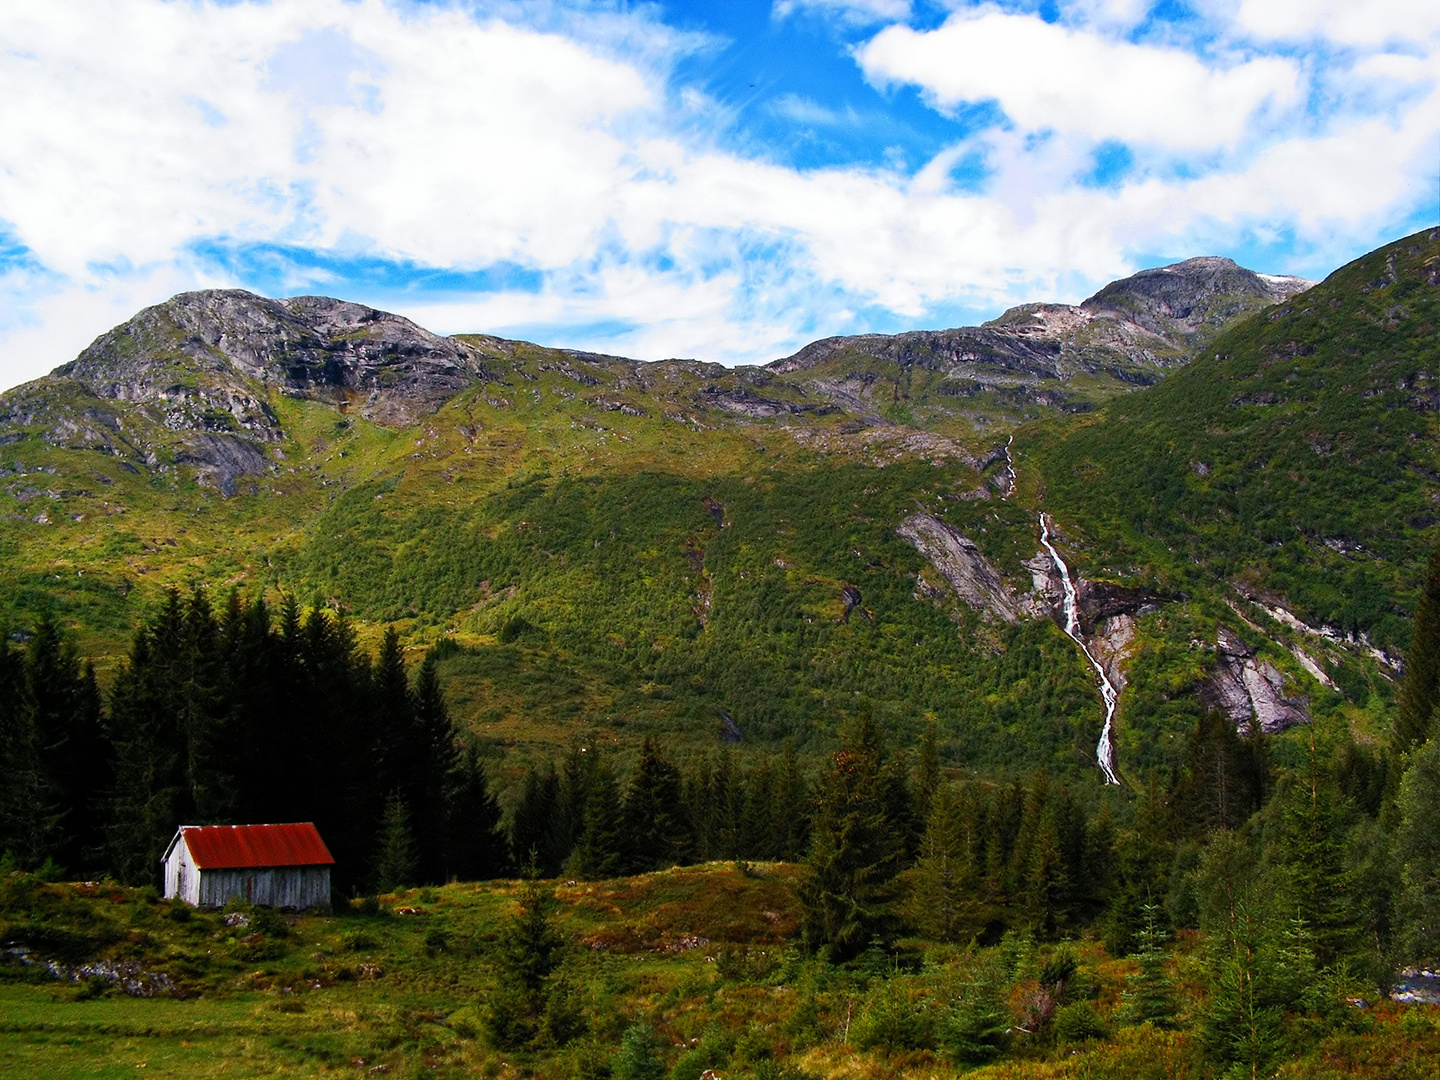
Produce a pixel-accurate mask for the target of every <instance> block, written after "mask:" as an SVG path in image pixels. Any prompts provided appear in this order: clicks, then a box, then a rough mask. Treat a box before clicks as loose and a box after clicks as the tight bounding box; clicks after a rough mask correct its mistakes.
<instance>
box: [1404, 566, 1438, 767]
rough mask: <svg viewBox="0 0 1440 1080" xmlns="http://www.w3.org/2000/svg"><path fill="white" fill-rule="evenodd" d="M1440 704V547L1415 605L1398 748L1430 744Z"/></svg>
mask: <svg viewBox="0 0 1440 1080" xmlns="http://www.w3.org/2000/svg"><path fill="white" fill-rule="evenodd" d="M1437 701H1440V547H1437V548H1435V550H1434V551H1432V552H1431V553H1430V564H1429V567H1428V568H1427V569H1426V572H1425V584H1424V586H1423V587H1422V588H1421V590H1420V600H1419V602H1418V603H1417V604H1416V605H1415V622H1414V626H1413V629H1412V630H1411V632H1410V648H1409V650H1408V651H1407V652H1406V653H1405V680H1404V682H1402V683H1401V684H1400V693H1399V694H1398V695H1396V698H1395V709H1396V717H1395V748H1396V749H1397V750H1400V751H1401V752H1404V751H1406V750H1409V749H1410V748H1411V747H1415V746H1419V745H1420V744H1421V743H1424V742H1426V741H1427V740H1429V738H1430V736H1431V734H1433V732H1434V727H1435V706H1436V702H1437Z"/></svg>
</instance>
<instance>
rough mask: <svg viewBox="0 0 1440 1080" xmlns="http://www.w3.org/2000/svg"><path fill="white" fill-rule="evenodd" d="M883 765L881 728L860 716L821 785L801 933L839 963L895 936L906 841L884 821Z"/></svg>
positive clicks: (807, 865) (802, 896) (809, 943)
mask: <svg viewBox="0 0 1440 1080" xmlns="http://www.w3.org/2000/svg"><path fill="white" fill-rule="evenodd" d="M888 764H889V762H888V760H887V757H886V754H885V748H884V743H883V740H882V737H881V734H880V729H879V727H878V726H877V725H876V724H875V722H874V721H873V720H871V719H870V718H869V717H865V718H863V719H861V720H860V721H859V722H858V723H856V724H854V725H852V726H850V727H849V729H848V730H847V731H846V733H845V736H844V739H843V742H842V745H841V749H840V751H839V752H838V753H836V754H835V755H834V757H833V758H832V759H831V762H830V770H829V773H828V774H827V776H826V777H825V778H824V781H823V782H822V783H821V785H820V796H819V800H818V802H817V805H816V810H815V818H814V822H813V827H812V839H811V845H810V855H809V858H807V859H806V862H805V869H804V872H803V874H802V877H801V879H800V886H799V894H800V902H801V905H802V909H803V911H802V924H801V929H802V934H803V936H804V941H805V944H806V946H807V947H808V948H810V949H822V948H823V949H826V950H828V951H829V953H830V954H831V955H832V956H833V957H835V958H837V959H848V958H850V957H853V956H855V955H857V954H858V953H859V952H860V951H861V950H862V949H864V948H865V947H866V946H868V945H869V944H870V941H871V939H872V938H874V937H876V936H879V937H881V938H886V937H888V936H889V935H890V934H891V932H892V930H893V924H894V916H893V913H892V910H891V905H892V903H893V900H894V887H893V883H894V880H895V876H896V874H898V873H899V871H900V868H901V866H902V860H903V858H904V854H905V838H904V835H903V833H898V832H897V830H896V829H895V828H894V827H893V826H892V824H891V822H890V820H889V819H888V817H887V809H888V806H887V802H888V800H887V799H886V795H887V794H889V791H888V785H887V784H886V772H887V765H888Z"/></svg>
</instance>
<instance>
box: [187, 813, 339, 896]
mask: <svg viewBox="0 0 1440 1080" xmlns="http://www.w3.org/2000/svg"><path fill="white" fill-rule="evenodd" d="M161 862H162V863H163V864H164V867H165V896H166V897H167V898H170V897H177V896H178V897H179V898H180V899H181V900H184V901H185V902H186V903H187V904H194V905H195V906H196V907H224V906H225V904H226V903H227V902H228V901H229V900H230V899H231V898H232V897H239V898H240V899H242V900H245V901H248V902H249V903H252V904H260V905H262V906H265V907H277V908H293V909H295V910H303V909H304V908H312V907H315V906H316V905H322V904H328V903H329V902H330V867H332V866H334V865H335V860H334V858H333V857H331V855H330V849H329V848H327V847H326V846H325V841H324V840H321V839H320V834H319V833H318V832H316V831H315V826H314V825H312V824H310V823H309V822H308V821H306V822H303V823H299V824H294V825H181V826H180V828H179V830H178V831H177V832H176V833H175V839H174V840H171V841H170V846H169V847H168V848H166V849H165V857H164V859H162V860H161Z"/></svg>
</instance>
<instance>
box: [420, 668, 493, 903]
mask: <svg viewBox="0 0 1440 1080" xmlns="http://www.w3.org/2000/svg"><path fill="white" fill-rule="evenodd" d="M410 716H411V730H410V736H409V741H410V752H409V755H408V756H409V762H410V770H411V771H410V774H409V776H407V777H406V778H405V779H406V787H405V790H407V791H408V803H409V805H410V806H411V807H412V818H413V820H414V822H415V833H416V835H417V836H421V837H425V838H426V840H427V843H426V844H425V845H424V846H423V847H422V849H421V852H420V869H419V873H420V878H421V880H422V881H429V882H437V881H441V880H443V879H444V876H445V866H444V853H445V847H446V840H445V829H446V825H447V823H448V817H447V814H446V793H447V792H448V791H449V790H450V787H451V784H452V782H453V779H454V777H455V775H456V772H457V769H458V768H459V765H460V754H459V750H458V745H459V742H458V738H457V735H456V731H455V725H454V724H453V723H452V722H451V720H450V710H449V708H448V707H447V706H446V704H445V695H444V693H443V692H442V690H441V688H440V676H439V662H438V657H437V656H436V653H435V651H434V650H433V649H432V650H430V651H429V652H427V653H426V654H425V659H424V660H423V661H422V662H421V664H420V670H419V671H418V672H416V675H415V686H414V689H413V691H412V693H411V709H410ZM470 775H471V776H473V775H474V774H473V773H472V774H470ZM481 776H482V777H483V773H482V774H481Z"/></svg>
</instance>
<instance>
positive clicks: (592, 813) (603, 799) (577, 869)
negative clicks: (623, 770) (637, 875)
mask: <svg viewBox="0 0 1440 1080" xmlns="http://www.w3.org/2000/svg"><path fill="white" fill-rule="evenodd" d="M594 768H595V774H594V777H593V779H592V781H591V789H590V800H589V803H588V804H587V806H586V810H585V828H584V831H583V832H582V833H581V834H580V842H579V843H578V844H577V845H576V846H575V852H574V854H573V855H572V856H571V859H570V865H571V867H572V868H573V872H574V873H575V874H576V876H578V877H582V878H588V879H590V880H592V881H598V880H602V879H605V878H613V877H618V876H619V875H620V874H621V873H623V872H624V868H625V866H626V865H627V862H628V857H629V834H628V833H627V832H626V828H625V815H624V812H623V810H622V808H621V805H620V786H619V784H617V783H616V781H615V773H614V771H613V770H612V769H611V768H610V763H609V762H607V761H604V760H603V759H602V760H597V761H596V762H595V766H594Z"/></svg>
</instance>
